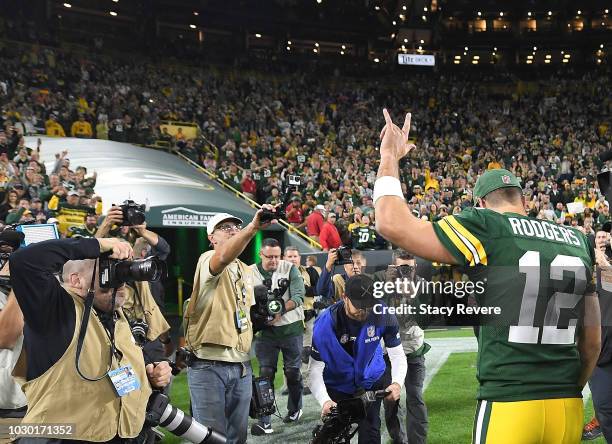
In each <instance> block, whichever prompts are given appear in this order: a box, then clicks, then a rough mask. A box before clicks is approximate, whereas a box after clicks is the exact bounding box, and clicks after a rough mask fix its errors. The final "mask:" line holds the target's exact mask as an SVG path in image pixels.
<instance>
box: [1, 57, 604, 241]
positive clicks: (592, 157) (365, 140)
mask: <svg viewBox="0 0 612 444" xmlns="http://www.w3.org/2000/svg"><path fill="white" fill-rule="evenodd" d="M13 51H15V49H12V48H8V47H4V48H2V49H1V52H0V57H1V58H2V61H3V63H2V65H1V66H0V74H1V77H2V84H1V85H0V86H1V88H0V93H2V94H3V96H4V97H3V99H4V100H3V102H4V106H3V108H2V119H3V122H4V127H5V132H4V133H3V134H1V135H0V137H1V138H2V140H1V141H0V146H2V150H3V151H6V153H7V156H8V159H9V160H10V159H12V158H13V156H18V157H19V156H21V154H20V149H21V147H22V145H23V144H22V142H19V138H17V139H16V138H15V136H14V135H13V133H12V132H11V129H10V128H9V127H11V126H17V127H18V130H19V131H21V132H24V133H35V132H44V133H46V134H47V135H51V136H64V135H66V136H74V137H96V138H100V139H111V140H117V141H127V142H134V143H140V144H151V143H154V142H155V141H158V140H162V141H166V142H168V143H170V144H172V146H175V149H176V150H178V151H180V152H181V153H183V154H184V155H186V156H187V157H189V158H191V159H192V160H194V161H197V162H199V163H201V164H202V165H203V166H204V167H206V168H207V169H209V170H212V171H214V172H216V173H217V174H219V176H220V177H221V178H222V179H224V180H225V181H226V182H228V183H229V184H231V185H232V186H234V187H235V188H236V189H238V190H240V191H242V192H244V193H245V194H246V195H247V196H248V197H251V198H253V199H255V200H256V201H257V202H259V203H272V204H274V203H279V202H280V201H281V197H282V191H283V189H284V183H285V181H286V178H287V176H288V175H290V174H298V175H300V176H301V177H302V185H301V187H300V189H299V192H297V193H296V194H295V195H294V196H293V197H294V201H292V203H291V204H290V205H289V207H288V210H289V211H288V214H287V216H288V217H287V219H288V222H290V223H292V224H293V225H294V226H296V227H298V228H300V229H302V230H304V231H305V232H307V233H308V234H309V235H311V236H313V237H314V238H316V239H318V240H320V241H321V242H322V244H323V246H324V248H325V249H328V248H331V247H336V246H338V245H339V243H343V244H351V243H353V244H354V246H362V245H355V244H356V243H358V242H356V241H355V239H356V238H355V233H352V232H354V230H355V229H356V228H360V227H368V226H371V227H373V225H374V223H375V215H374V209H373V204H372V188H373V183H374V180H375V178H376V177H375V176H376V169H377V161H376V160H375V158H376V155H375V150H376V146H377V143H378V134H377V129H376V128H379V126H380V122H379V121H378V120H379V116H378V114H377V113H373V112H372V110H376V109H380V108H381V107H382V106H383V105H384V106H387V107H389V108H390V109H394V110H411V111H412V113H413V119H412V122H413V128H412V129H413V131H412V134H416V140H417V143H418V144H419V145H420V146H421V149H419V150H416V152H415V154H414V155H413V156H412V158H411V159H410V160H409V162H405V163H404V165H405V167H404V168H403V170H402V175H403V179H404V180H403V186H404V187H405V188H404V192H405V195H406V199H407V200H408V201H409V202H410V203H411V204H412V206H413V211H414V212H415V213H416V214H418V216H419V217H422V218H426V219H428V220H431V221H435V220H438V219H440V218H442V217H444V216H445V215H447V214H454V213H457V212H459V211H460V210H461V209H463V208H465V207H466V206H469V205H472V196H471V192H472V187H473V185H474V182H475V180H476V178H477V177H478V175H479V174H480V173H481V172H482V171H483V170H485V169H492V168H500V167H502V168H507V169H509V170H510V171H512V172H513V173H515V174H517V175H518V176H519V177H520V180H521V181H522V186H523V188H524V189H525V191H526V198H527V202H528V210H529V214H530V215H532V216H536V217H538V218H547V219H550V220H554V221H556V222H558V223H562V224H570V225H574V226H581V227H583V229H584V230H585V231H586V232H588V233H589V234H594V232H593V230H594V229H596V228H597V227H598V226H599V225H601V224H602V223H603V222H604V221H605V220H607V219H608V218H609V208H608V206H607V204H606V203H605V202H604V199H603V197H602V196H601V194H600V193H599V191H598V188H597V186H596V180H595V175H596V172H597V171H598V170H599V169H600V168H601V166H602V164H601V162H599V160H598V158H597V155H598V154H599V153H600V152H602V151H605V150H608V149H610V148H612V138H611V131H610V129H609V128H608V123H606V122H609V116H610V114H611V113H610V112H611V109H612V102H611V101H610V98H609V95H607V94H606V93H605V91H608V90H609V88H610V80H609V78H610V77H609V75H608V72H607V71H605V69H606V68H603V69H602V71H596V72H594V71H590V72H584V73H579V72H573V71H572V70H571V69H568V70H565V71H564V72H563V73H562V75H561V73H556V74H555V73H552V74H551V73H549V74H546V75H542V76H541V78H539V79H536V80H531V81H530V82H524V81H522V80H521V79H520V78H519V76H518V75H515V74H509V73H505V74H501V73H495V75H492V74H491V73H486V72H485V73H480V74H479V73H469V74H466V73H463V74H461V73H438V74H434V75H429V74H428V75H424V74H417V75H414V76H411V77H410V79H407V78H405V77H404V78H400V77H399V76H395V77H392V78H389V79H383V80H376V81H358V80H353V81H351V80H347V79H346V78H343V80H342V82H340V81H339V78H335V77H333V76H332V77H331V78H329V79H321V78H316V77H315V76H312V75H309V74H306V73H284V74H281V75H274V76H271V75H270V73H266V75H265V77H264V76H263V75H261V73H255V72H252V71H245V70H234V71H222V70H221V71H220V70H216V69H212V68H210V69H204V70H201V69H200V70H197V72H196V71H195V70H189V69H188V68H186V67H176V66H166V67H163V68H160V67H159V66H156V67H153V65H148V64H142V63H129V62H123V61H119V60H109V59H106V58H102V57H101V56H95V55H89V56H88V57H77V56H74V55H67V54H64V53H62V52H59V51H55V50H52V49H49V48H45V49H38V48H36V47H32V49H31V50H30V51H29V52H24V53H23V54H22V55H21V57H11V56H12V55H14V54H13ZM239 72H240V73H239ZM398 92H399V94H398ZM492 115H493V116H494V117H493V118H491V117H490V116H492ZM162 120H175V121H184V122H194V123H197V124H198V125H199V126H200V128H201V130H202V136H203V137H202V138H198V139H194V140H187V138H186V137H185V135H184V134H182V133H180V132H179V133H178V134H175V135H174V136H172V135H170V134H169V133H168V132H167V131H165V130H163V131H160V121H162ZM15 159H17V158H16V157H15ZM24 159H25V157H24ZM19 162H20V163H19V165H21V166H23V165H24V163H23V162H24V160H19ZM15 165H17V160H15ZM15 165H12V166H11V165H6V168H5V169H6V170H7V172H9V173H11V172H12V171H13V170H14V169H15ZM28 168H29V167H28ZM22 173H23V179H22V181H23V183H24V187H32V185H31V184H30V182H29V181H28V179H27V177H26V174H25V173H26V171H22ZM28 174H31V173H28ZM66 174H68V173H65V174H64V176H65V175H66ZM43 179H44V177H43ZM62 179H65V177H62ZM38 180H39V181H40V179H38ZM43 182H45V181H44V180H43ZM45 183H46V182H45ZM41 185H42V184H39V185H38V186H41ZM44 196H45V194H44V193H43V199H44ZM19 197H20V196H19ZM79 199H81V197H80V198H79ZM83 199H86V197H83ZM9 205H10V204H9ZM316 208H318V210H315V209H316ZM365 215H367V216H368V218H364V217H363V216H365ZM333 216H335V220H334V217H333ZM322 219H323V220H322ZM326 222H329V224H328V223H326ZM326 225H333V226H334V227H335V229H334V228H332V227H330V226H328V227H327V228H324V227H325V226H326ZM321 230H323V236H321ZM351 234H353V236H352V237H353V239H351ZM385 246H386V243H385V241H384V239H380V238H379V239H376V240H374V241H371V242H368V243H366V244H365V245H363V247H364V248H365V249H377V248H385Z"/></svg>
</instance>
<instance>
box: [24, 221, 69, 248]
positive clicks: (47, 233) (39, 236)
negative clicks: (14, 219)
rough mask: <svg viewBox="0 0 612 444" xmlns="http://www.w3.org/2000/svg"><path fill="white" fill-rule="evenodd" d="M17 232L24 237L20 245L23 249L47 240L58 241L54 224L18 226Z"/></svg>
mask: <svg viewBox="0 0 612 444" xmlns="http://www.w3.org/2000/svg"><path fill="white" fill-rule="evenodd" d="M17 231H21V232H22V233H23V235H24V236H25V237H24V239H23V243H22V244H21V245H22V246H23V247H27V246H28V245H30V244H35V243H36V242H42V241H46V240H49V239H59V233H58V232H57V226H56V225H55V224H39V225H19V226H18V227H17Z"/></svg>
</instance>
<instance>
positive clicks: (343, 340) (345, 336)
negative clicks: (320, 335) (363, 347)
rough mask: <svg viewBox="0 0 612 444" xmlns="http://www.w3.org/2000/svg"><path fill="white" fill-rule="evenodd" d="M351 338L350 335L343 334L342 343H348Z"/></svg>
mask: <svg viewBox="0 0 612 444" xmlns="http://www.w3.org/2000/svg"><path fill="white" fill-rule="evenodd" d="M348 340H349V337H348V335H347V334H344V335H342V337H341V338H340V344H346V343H347V342H348Z"/></svg>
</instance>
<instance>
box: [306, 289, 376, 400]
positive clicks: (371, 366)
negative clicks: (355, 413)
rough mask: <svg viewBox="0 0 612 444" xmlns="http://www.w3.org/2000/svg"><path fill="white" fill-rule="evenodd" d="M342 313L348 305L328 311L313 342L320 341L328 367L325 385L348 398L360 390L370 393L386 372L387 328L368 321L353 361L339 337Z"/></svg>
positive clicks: (320, 319) (318, 346)
mask: <svg viewBox="0 0 612 444" xmlns="http://www.w3.org/2000/svg"><path fill="white" fill-rule="evenodd" d="M338 310H344V302H342V301H340V302H337V303H336V304H334V305H332V306H331V307H329V308H328V309H327V310H324V311H323V312H322V313H321V314H320V315H319V317H318V318H317V320H316V321H315V324H314V329H313V338H314V339H315V341H316V349H317V351H318V352H319V355H320V356H321V360H322V361H323V362H324V363H325V370H324V371H323V381H324V382H325V386H326V387H328V388H332V389H334V390H336V391H339V392H342V393H347V394H353V393H355V392H357V391H358V390H360V389H366V390H369V389H371V388H372V386H373V385H374V384H375V383H376V381H378V380H379V379H380V378H381V377H382V375H383V373H384V372H385V361H384V358H383V352H382V347H381V346H380V340H381V338H382V337H383V333H384V331H385V328H386V327H385V325H380V326H376V325H374V323H373V322H371V320H370V319H368V320H367V321H366V322H365V323H364V325H363V327H362V328H361V330H360V332H359V335H358V337H357V339H356V340H355V350H354V357H352V356H351V355H349V354H348V353H347V352H346V350H344V348H343V347H342V345H341V344H340V342H339V341H338V338H337V337H336V332H335V327H336V320H337V313H338Z"/></svg>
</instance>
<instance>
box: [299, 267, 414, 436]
mask: <svg viewBox="0 0 612 444" xmlns="http://www.w3.org/2000/svg"><path fill="white" fill-rule="evenodd" d="M373 290H374V281H373V280H372V279H371V278H370V277H368V276H366V275H356V276H353V277H351V278H350V279H349V280H348V281H347V283H346V291H345V292H344V293H343V295H342V300H341V301H339V302H337V303H335V304H334V305H332V306H331V307H330V308H329V309H327V310H325V311H323V312H322V313H321V314H320V315H319V317H318V318H317V320H316V321H315V325H314V332H313V337H312V354H311V360H310V389H311V390H312V394H313V395H314V397H315V398H316V400H317V401H318V402H319V404H320V405H321V406H322V410H321V416H325V415H327V414H329V413H330V410H331V408H332V407H334V406H336V402H338V401H340V400H343V399H348V398H351V397H354V396H356V395H358V394H359V393H360V392H361V391H364V390H381V389H386V391H387V392H389V394H388V395H387V397H386V398H385V399H387V400H389V401H398V400H399V398H400V392H401V389H402V385H403V383H404V380H405V377H406V357H405V355H404V352H403V349H402V344H401V341H400V333H399V326H398V323H397V318H396V317H395V315H390V314H387V313H383V314H376V313H374V312H373V311H372V309H373V307H374V305H377V304H380V305H382V306H384V304H383V303H381V301H380V300H379V299H376V298H375V297H374V295H373ZM381 340H384V341H385V344H386V346H387V353H388V354H389V359H390V361H391V375H392V378H391V379H392V381H393V382H392V383H391V384H386V382H387V381H386V379H387V378H385V367H386V365H385V361H384V359H383V352H382V346H381ZM380 402H381V400H380V399H379V400H377V401H376V402H373V403H372V404H370V405H369V406H368V409H367V413H366V418H365V419H363V420H362V421H361V422H360V423H359V443H360V444H374V443H380Z"/></svg>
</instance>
